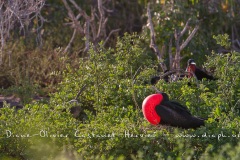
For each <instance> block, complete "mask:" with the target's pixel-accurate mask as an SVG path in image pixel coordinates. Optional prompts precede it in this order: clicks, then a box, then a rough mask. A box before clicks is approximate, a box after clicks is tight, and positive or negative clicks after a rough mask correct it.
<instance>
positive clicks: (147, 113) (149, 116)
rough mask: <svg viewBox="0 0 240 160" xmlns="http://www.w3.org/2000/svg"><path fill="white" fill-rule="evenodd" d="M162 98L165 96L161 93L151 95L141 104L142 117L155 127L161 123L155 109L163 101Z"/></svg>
mask: <svg viewBox="0 0 240 160" xmlns="http://www.w3.org/2000/svg"><path fill="white" fill-rule="evenodd" d="M164 97H165V95H163V94H161V93H157V94H151V95H149V96H148V97H146V98H145V99H144V101H143V103H142V111H143V115H144V117H145V119H146V120H147V121H148V122H150V123H151V124H153V125H157V124H159V123H160V121H161V117H159V115H158V114H157V113H156V111H155V107H156V106H157V105H159V104H160V103H161V102H162V101H163V99H164Z"/></svg>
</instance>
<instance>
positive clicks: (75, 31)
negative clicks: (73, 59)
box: [64, 28, 77, 53]
mask: <svg viewBox="0 0 240 160" xmlns="http://www.w3.org/2000/svg"><path fill="white" fill-rule="evenodd" d="M76 33H77V29H76V28H75V29H74V31H73V34H72V38H71V40H70V41H69V43H68V45H67V47H66V48H65V50H64V53H66V52H67V51H68V50H69V48H70V47H71V45H72V43H73V40H74V39H75V37H76Z"/></svg>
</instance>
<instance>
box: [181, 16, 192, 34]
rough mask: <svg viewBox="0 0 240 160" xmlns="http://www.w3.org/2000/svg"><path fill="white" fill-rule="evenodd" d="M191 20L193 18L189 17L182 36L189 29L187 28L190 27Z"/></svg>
mask: <svg viewBox="0 0 240 160" xmlns="http://www.w3.org/2000/svg"><path fill="white" fill-rule="evenodd" d="M190 21H191V18H189V19H188V20H187V23H186V24H185V26H184V28H183V30H182V31H181V33H180V38H181V37H182V36H183V34H184V33H185V32H186V31H187V29H188V27H189V22H190Z"/></svg>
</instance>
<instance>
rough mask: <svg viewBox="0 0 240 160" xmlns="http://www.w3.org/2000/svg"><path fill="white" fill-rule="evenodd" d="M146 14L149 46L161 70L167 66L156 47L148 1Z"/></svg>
mask: <svg viewBox="0 0 240 160" xmlns="http://www.w3.org/2000/svg"><path fill="white" fill-rule="evenodd" d="M147 15H148V28H149V30H150V36H151V42H150V48H152V49H153V50H154V52H155V54H156V55H157V58H158V60H159V61H160V66H161V68H162V70H163V71H165V70H167V67H166V65H165V63H164V62H163V59H162V54H161V52H160V50H159V49H158V46H157V45H156V38H155V32H154V27H153V23H152V16H151V10H150V3H148V6H147Z"/></svg>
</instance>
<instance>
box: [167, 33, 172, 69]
mask: <svg viewBox="0 0 240 160" xmlns="http://www.w3.org/2000/svg"><path fill="white" fill-rule="evenodd" d="M172 39H173V37H172V36H171V38H170V41H169V48H168V55H169V64H170V65H169V67H170V70H171V69H172V67H173V57H172Z"/></svg>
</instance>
